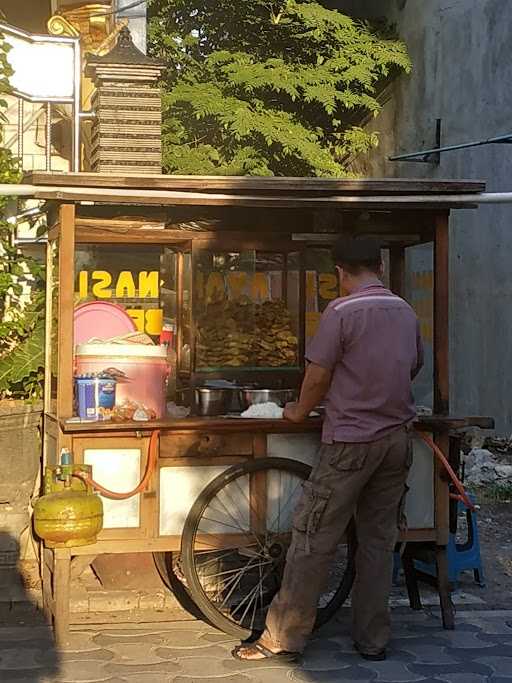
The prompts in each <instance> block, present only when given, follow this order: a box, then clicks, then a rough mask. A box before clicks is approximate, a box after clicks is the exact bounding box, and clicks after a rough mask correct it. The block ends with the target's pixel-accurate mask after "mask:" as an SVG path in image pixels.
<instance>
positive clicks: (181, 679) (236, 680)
mask: <svg viewBox="0 0 512 683" xmlns="http://www.w3.org/2000/svg"><path fill="white" fill-rule="evenodd" d="M254 680H256V679H253V678H248V677H247V676H243V675H242V674H235V675H234V676H221V677H215V678H211V677H210V678H201V677H199V676H194V677H192V678H191V677H190V676H177V677H176V678H174V679H173V683H196V681H201V683H251V682H252V681H254ZM281 680H282V679H281ZM277 681H278V679H277V678H276V682H277Z"/></svg>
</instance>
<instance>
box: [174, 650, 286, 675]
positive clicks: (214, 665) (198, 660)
mask: <svg viewBox="0 0 512 683" xmlns="http://www.w3.org/2000/svg"><path fill="white" fill-rule="evenodd" d="M255 665H256V668H257V667H258V666H262V665H261V664H259V665H258V663H257V662H239V661H237V660H236V659H233V658H232V657H230V656H226V655H224V656H223V658H222V659H211V658H210V657H195V656H192V655H190V654H187V655H186V656H181V657H180V658H179V666H180V675H181V676H189V677H190V676H192V677H193V676H199V677H200V676H203V677H206V676H207V677H210V678H215V677H216V676H220V677H222V676H228V675H233V674H238V673H241V674H244V675H249V671H250V670H251V669H252V668H253V667H254V666H255ZM283 666H286V667H287V668H290V663H288V664H286V665H283ZM272 667H275V668H277V664H274V662H272Z"/></svg>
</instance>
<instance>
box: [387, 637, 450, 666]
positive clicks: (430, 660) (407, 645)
mask: <svg viewBox="0 0 512 683" xmlns="http://www.w3.org/2000/svg"><path fill="white" fill-rule="evenodd" d="M395 649H398V650H399V651H400V654H402V653H404V652H405V653H407V654H409V655H410V656H411V657H414V659H415V662H416V663H417V664H457V663H458V661H459V660H458V659H456V658H455V657H453V656H451V655H449V654H447V653H446V652H445V651H444V649H445V648H444V647H440V646H439V643H424V642H423V641H422V640H420V639H418V640H401V641H399V642H397V641H393V643H392V653H394V652H395ZM392 656H394V654H393V655H392Z"/></svg>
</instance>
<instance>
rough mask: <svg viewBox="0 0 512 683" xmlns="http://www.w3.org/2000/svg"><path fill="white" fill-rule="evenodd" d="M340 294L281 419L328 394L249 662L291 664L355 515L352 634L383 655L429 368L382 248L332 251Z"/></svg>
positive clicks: (351, 245) (248, 649) (242, 649)
mask: <svg viewBox="0 0 512 683" xmlns="http://www.w3.org/2000/svg"><path fill="white" fill-rule="evenodd" d="M333 256H334V260H335V263H336V267H337V270H338V273H339V277H340V283H341V287H342V291H345V292H348V296H346V297H343V298H340V299H336V300H335V301H333V302H332V303H331V304H330V305H329V306H328V308H327V309H326V311H325V312H324V314H323V316H322V319H321V321H320V326H319V329H318V332H317V334H316V335H315V337H314V339H313V340H312V342H311V343H310V345H309V348H308V349H307V352H306V358H307V360H308V362H309V364H308V367H307V370H306V374H305V377H304V382H303V384H302V389H301V392H300V399H299V401H298V403H294V404H289V405H288V406H287V407H286V409H285V417H286V418H287V419H289V420H291V421H293V422H301V421H302V420H304V419H305V418H306V417H307V416H308V415H309V413H310V411H311V410H312V409H313V408H314V407H315V406H317V405H318V404H319V403H320V401H322V400H323V399H324V398H326V399H327V400H326V414H325V421H324V426H323V434H322V447H321V449H320V452H319V457H318V462H317V464H316V465H315V467H314V469H313V471H312V473H311V476H310V478H309V480H308V481H307V482H305V483H304V486H303V493H302V496H301V499H300V501H299V504H298V506H297V509H296V511H295V517H294V524H293V535H292V542H291V545H290V549H289V552H288V555H287V561H286V568H285V572H284V576H283V581H282V585H281V590H280V592H279V593H278V594H277V595H276V597H275V598H274V600H273V602H272V605H271V607H270V609H269V612H268V615H267V622H266V628H265V631H264V633H263V635H262V636H261V637H260V639H259V640H258V641H257V642H256V643H252V644H250V645H244V644H243V645H240V646H238V647H237V648H235V650H234V651H233V656H234V657H236V658H237V659H243V660H251V661H256V660H269V659H272V658H279V659H288V660H292V659H294V658H296V657H297V656H298V655H299V654H300V653H301V652H302V650H303V649H304V647H305V645H306V642H307V639H308V637H309V636H310V634H311V631H312V629H313V625H314V622H315V617H316V611H317V604H318V598H319V596H320V594H321V592H322V590H323V589H324V587H325V583H326V581H327V577H328V572H329V568H330V565H331V563H332V561H333V558H334V555H335V552H336V548H337V546H338V544H339V542H340V540H341V539H342V537H343V535H344V532H345V530H346V528H347V525H348V523H349V521H350V520H351V518H352V517H353V516H354V515H355V519H356V528H357V537H358V549H357V553H356V579H355V583H354V588H353V591H352V622H353V623H352V637H353V640H354V647H355V648H356V650H357V651H358V652H359V653H360V655H361V656H362V657H364V658H365V659H371V660H381V659H385V657H386V646H387V644H388V642H389V638H390V617H389V605H388V603H389V593H390V590H391V583H392V570H393V549H394V546H395V543H396V541H397V533H398V527H399V526H400V522H401V517H402V514H403V502H404V499H405V493H406V491H407V486H406V480H407V475H408V472H409V468H410V465H411V456H412V452H411V442H410V424H411V421H412V420H413V419H414V417H415V415H416V412H415V408H414V401H413V397H412V390H411V382H412V380H413V379H414V377H415V376H416V375H417V374H418V372H419V371H420V369H421V367H422V365H423V349H422V343H421V338H420V334H419V323H418V319H417V317H416V315H415V313H414V311H413V309H412V308H411V307H410V306H409V305H408V304H407V303H406V302H405V301H404V300H403V299H401V298H399V297H398V296H395V295H394V294H392V292H390V291H389V290H388V289H386V288H385V287H384V285H383V284H382V282H381V281H380V277H381V276H382V261H381V251H380V245H379V243H378V242H376V241H374V240H367V239H354V240H351V239H345V238H341V239H340V240H339V241H338V242H337V243H336V245H335V247H334V249H333Z"/></svg>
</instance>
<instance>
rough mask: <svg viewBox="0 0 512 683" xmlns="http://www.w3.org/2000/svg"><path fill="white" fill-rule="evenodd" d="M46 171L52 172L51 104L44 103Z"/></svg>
mask: <svg viewBox="0 0 512 683" xmlns="http://www.w3.org/2000/svg"><path fill="white" fill-rule="evenodd" d="M46 170H47V171H51V170H52V103H51V102H47V103H46Z"/></svg>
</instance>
